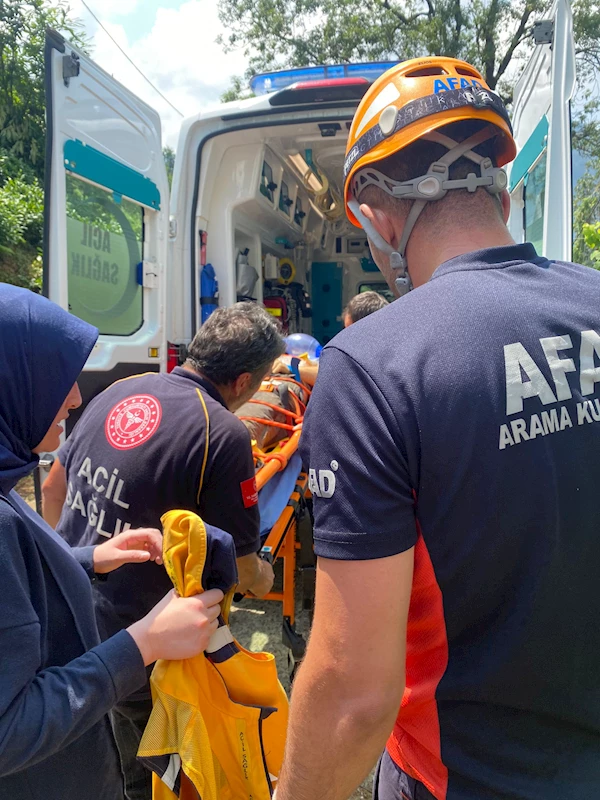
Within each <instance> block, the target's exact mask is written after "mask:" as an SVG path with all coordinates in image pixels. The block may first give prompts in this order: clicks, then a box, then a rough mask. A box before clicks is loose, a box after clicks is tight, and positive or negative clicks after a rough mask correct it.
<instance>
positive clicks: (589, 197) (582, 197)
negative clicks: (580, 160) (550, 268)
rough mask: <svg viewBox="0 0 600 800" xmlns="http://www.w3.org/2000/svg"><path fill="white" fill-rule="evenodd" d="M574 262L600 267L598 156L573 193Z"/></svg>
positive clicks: (599, 177)
mask: <svg viewBox="0 0 600 800" xmlns="http://www.w3.org/2000/svg"><path fill="white" fill-rule="evenodd" d="M573 230H574V237H573V261H575V262H577V263H578V264H585V265H587V266H588V267H594V268H595V269H600V157H596V158H594V159H591V160H590V162H589V163H588V166H587V170H586V172H585V174H584V175H583V177H582V178H580V179H579V180H578V181H577V186H576V187H575V192H574V194H573Z"/></svg>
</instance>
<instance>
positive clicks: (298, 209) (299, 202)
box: [294, 197, 306, 227]
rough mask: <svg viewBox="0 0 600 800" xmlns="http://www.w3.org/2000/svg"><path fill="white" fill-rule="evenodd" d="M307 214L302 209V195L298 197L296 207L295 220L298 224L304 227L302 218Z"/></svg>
mask: <svg viewBox="0 0 600 800" xmlns="http://www.w3.org/2000/svg"><path fill="white" fill-rule="evenodd" d="M305 216H306V214H305V213H304V211H303V210H302V200H301V198H300V197H297V198H296V208H295V210H294V222H295V223H296V225H299V226H300V227H302V220H303V219H304V217H305Z"/></svg>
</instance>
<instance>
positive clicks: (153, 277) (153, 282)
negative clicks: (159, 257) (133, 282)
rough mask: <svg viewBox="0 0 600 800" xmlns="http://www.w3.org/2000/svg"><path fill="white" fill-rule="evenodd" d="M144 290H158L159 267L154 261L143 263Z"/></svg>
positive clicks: (142, 282) (142, 281)
mask: <svg viewBox="0 0 600 800" xmlns="http://www.w3.org/2000/svg"><path fill="white" fill-rule="evenodd" d="M141 284H142V286H143V287H144V289H157V288H158V267H157V266H156V264H155V263H154V262H153V261H142V280H141Z"/></svg>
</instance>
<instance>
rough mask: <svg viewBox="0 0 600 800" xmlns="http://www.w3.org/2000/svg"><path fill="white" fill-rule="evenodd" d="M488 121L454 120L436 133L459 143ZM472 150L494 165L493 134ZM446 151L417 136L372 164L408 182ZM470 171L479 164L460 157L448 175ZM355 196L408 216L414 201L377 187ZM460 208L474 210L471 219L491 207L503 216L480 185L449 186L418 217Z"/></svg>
mask: <svg viewBox="0 0 600 800" xmlns="http://www.w3.org/2000/svg"><path fill="white" fill-rule="evenodd" d="M487 124H488V123H486V122H483V121H481V120H463V121H462V122H453V123H451V124H450V125H445V126H444V127H443V128H440V129H439V132H440V133H443V134H445V135H446V136H450V137H451V138H452V139H454V140H455V141H456V142H462V141H464V140H465V139H468V138H469V136H472V135H473V134H475V133H477V132H478V131H479V130H481V129H482V128H484V127H486V125H487ZM501 135H502V133H501V132H500V130H498V136H501ZM473 150H474V152H476V153H478V154H479V155H481V156H483V157H484V158H490V159H491V161H492V164H493V165H494V166H496V151H497V142H496V137H493V138H491V139H488V140H487V141H485V142H483V143H482V144H480V145H477V146H476V147H474V148H473ZM447 152H448V148H447V147H444V145H441V144H437V143H436V142H430V141H428V140H427V139H417V141H416V142H413V143H412V144H411V145H409V146H408V147H406V148H404V149H403V150H401V151H400V152H398V153H394V155H391V156H388V158H385V159H382V160H381V161H378V162H377V163H376V164H373V166H374V167H375V168H376V169H377V170H378V171H379V172H382V173H383V174H384V175H387V176H388V178H393V179H394V180H396V181H409V180H411V179H412V178H418V177H420V176H421V175H425V174H426V173H427V170H428V169H429V167H430V166H431V165H432V164H433V162H434V161H437V160H438V159H440V158H441V157H442V156H443V155H445V154H446V153H447ZM470 172H475V173H476V174H479V173H478V167H477V166H476V165H475V164H474V163H473V162H472V161H470V160H469V159H468V158H459V159H458V160H457V161H455V162H454V164H451V165H450V169H449V171H448V174H449V177H450V178H454V179H460V178H466V176H467V175H468V174H469V173H470ZM357 199H359V201H360V202H361V203H368V204H369V205H372V206H375V207H376V208H387V209H389V210H392V211H394V210H395V211H397V212H399V213H401V214H403V215H404V216H406V215H408V213H409V211H410V209H411V207H412V205H413V202H414V201H413V200H402V199H400V198H395V197H392V196H391V195H388V194H387V193H386V192H384V191H383V189H379V188H378V187H376V186H367V187H366V188H365V189H364V191H362V192H361V193H360V197H359V198H357ZM461 207H462V208H464V210H465V211H466V212H467V213H473V214H474V215H475V216H474V218H478V217H481V216H483V215H485V213H486V211H487V212H489V211H490V210H492V211H493V213H495V214H497V215H500V216H501V215H502V208H501V205H500V202H499V199H498V197H497V196H492V195H491V194H490V193H489V192H488V191H486V189H484V188H483V187H480V188H479V189H477V191H475V192H469V191H467V189H452V190H451V191H449V192H448V194H447V195H446V197H444V198H442V200H436V201H433V202H430V203H427V204H426V205H425V208H424V209H423V211H422V213H421V216H420V220H427V219H429V218H431V217H438V218H439V215H440V213H441V212H442V209H444V210H446V209H448V210H449V211H450V213H454V214H455V215H456V214H457V213H458V212H459V211H460V210H461Z"/></svg>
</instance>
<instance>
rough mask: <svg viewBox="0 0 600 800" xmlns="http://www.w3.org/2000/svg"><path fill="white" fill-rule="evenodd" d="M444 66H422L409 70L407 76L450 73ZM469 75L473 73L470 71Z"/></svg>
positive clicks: (421, 76)
mask: <svg viewBox="0 0 600 800" xmlns="http://www.w3.org/2000/svg"><path fill="white" fill-rule="evenodd" d="M449 74H450V73H449V72H448V71H447V70H445V69H444V68H443V67H420V68H419V69H413V70H411V71H410V72H407V73H406V75H405V76H404V77H405V78H426V77H427V76H428V75H449ZM468 74H469V75H470V74H471V73H468Z"/></svg>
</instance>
